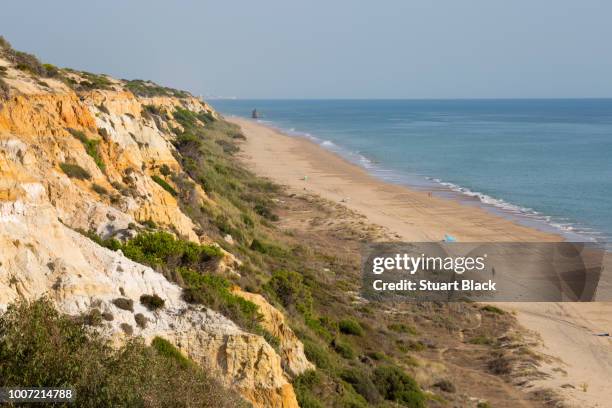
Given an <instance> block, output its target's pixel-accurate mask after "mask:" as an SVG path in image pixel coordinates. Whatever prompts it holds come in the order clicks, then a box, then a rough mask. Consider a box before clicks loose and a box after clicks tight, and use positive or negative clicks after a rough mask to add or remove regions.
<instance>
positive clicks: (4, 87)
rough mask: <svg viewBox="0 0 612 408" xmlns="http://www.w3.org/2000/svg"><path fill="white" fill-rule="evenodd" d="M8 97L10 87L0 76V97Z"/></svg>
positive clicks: (9, 95)
mask: <svg viewBox="0 0 612 408" xmlns="http://www.w3.org/2000/svg"><path fill="white" fill-rule="evenodd" d="M10 97H11V88H10V87H9V85H8V84H7V83H6V81H4V79H2V78H0V99H9V98H10Z"/></svg>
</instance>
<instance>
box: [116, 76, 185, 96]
mask: <svg viewBox="0 0 612 408" xmlns="http://www.w3.org/2000/svg"><path fill="white" fill-rule="evenodd" d="M124 86H125V88H126V89H128V90H129V91H130V92H132V93H133V94H134V95H136V96H140V97H143V98H150V97H154V96H169V97H177V98H187V97H190V96H191V94H190V93H189V92H186V91H179V90H177V89H172V88H167V87H164V86H160V85H157V84H156V83H154V82H151V81H143V80H141V79H133V80H131V81H127V82H126V83H125V85H124Z"/></svg>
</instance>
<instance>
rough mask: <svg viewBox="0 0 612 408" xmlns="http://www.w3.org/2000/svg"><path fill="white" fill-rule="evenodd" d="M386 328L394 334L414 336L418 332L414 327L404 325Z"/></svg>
mask: <svg viewBox="0 0 612 408" xmlns="http://www.w3.org/2000/svg"><path fill="white" fill-rule="evenodd" d="M387 328H388V329H389V330H392V331H394V332H398V333H408V334H412V335H413V336H416V335H417V334H418V332H417V331H416V329H415V328H414V327H412V326H410V325H408V324H404V323H393V324H390V325H389V326H387Z"/></svg>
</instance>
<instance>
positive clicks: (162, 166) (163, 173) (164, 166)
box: [159, 164, 172, 176]
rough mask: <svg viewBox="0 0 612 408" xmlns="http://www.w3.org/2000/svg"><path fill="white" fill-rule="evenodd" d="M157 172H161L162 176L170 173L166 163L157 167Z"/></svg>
mask: <svg viewBox="0 0 612 408" xmlns="http://www.w3.org/2000/svg"><path fill="white" fill-rule="evenodd" d="M159 172H160V173H161V174H162V176H169V175H170V174H171V173H172V171H171V170H170V167H168V165H167V164H162V165H161V167H160V168H159Z"/></svg>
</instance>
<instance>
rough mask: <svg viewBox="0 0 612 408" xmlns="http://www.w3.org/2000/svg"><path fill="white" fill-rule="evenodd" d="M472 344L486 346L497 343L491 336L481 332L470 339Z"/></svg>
mask: <svg viewBox="0 0 612 408" xmlns="http://www.w3.org/2000/svg"><path fill="white" fill-rule="evenodd" d="M469 343H470V344H480V345H485V346H491V345H493V344H495V340H494V339H492V338H491V337H489V336H485V335H484V334H480V335H478V336H475V337H472V338H471V339H470V340H469Z"/></svg>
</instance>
